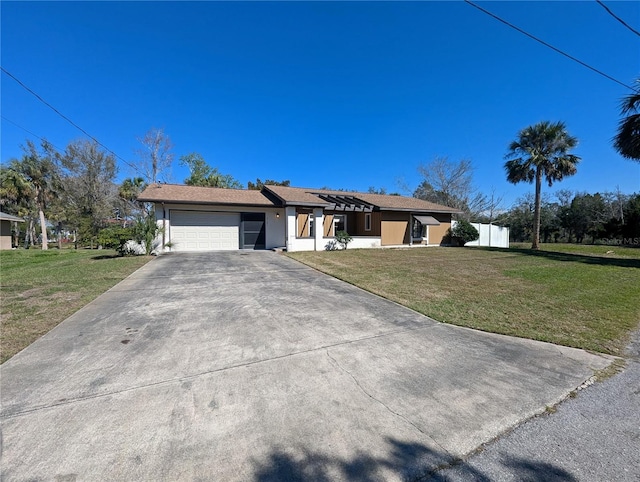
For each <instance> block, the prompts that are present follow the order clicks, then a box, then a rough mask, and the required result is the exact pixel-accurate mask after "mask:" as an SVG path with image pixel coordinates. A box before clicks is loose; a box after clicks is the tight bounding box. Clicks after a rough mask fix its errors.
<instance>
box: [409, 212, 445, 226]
mask: <svg viewBox="0 0 640 482" xmlns="http://www.w3.org/2000/svg"><path fill="white" fill-rule="evenodd" d="M413 219H415V220H417V221H418V222H419V223H420V224H423V225H427V226H440V221H438V220H437V219H436V218H434V217H433V216H424V215H422V214H414V215H413Z"/></svg>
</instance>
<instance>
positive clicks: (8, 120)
mask: <svg viewBox="0 0 640 482" xmlns="http://www.w3.org/2000/svg"><path fill="white" fill-rule="evenodd" d="M0 117H1V118H2V120H5V121H7V122H8V123H9V124H13V125H14V126H16V127H17V128H18V129H22V130H23V131H25V132H26V133H27V134H31V135H32V136H33V137H37V138H38V139H40V140H41V141H46V142H49V141H47V140H46V139H45V138H44V137H40V136H39V135H38V134H34V133H33V132H31V131H30V130H28V129H25V128H24V127H22V126H21V125H18V124H16V123H15V122H13V121H12V120H11V119H8V118H6V117H5V116H3V115H0ZM49 144H51V143H50V142H49ZM51 145H52V146H53V147H55V148H56V149H58V150H59V151H61V150H62V149H60V148H59V147H58V146H56V145H55V144H51Z"/></svg>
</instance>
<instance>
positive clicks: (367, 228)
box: [364, 213, 371, 231]
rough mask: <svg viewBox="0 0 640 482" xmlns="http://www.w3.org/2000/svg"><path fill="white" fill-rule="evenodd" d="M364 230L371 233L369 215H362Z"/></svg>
mask: <svg viewBox="0 0 640 482" xmlns="http://www.w3.org/2000/svg"><path fill="white" fill-rule="evenodd" d="M364 230H365V231H371V213H364Z"/></svg>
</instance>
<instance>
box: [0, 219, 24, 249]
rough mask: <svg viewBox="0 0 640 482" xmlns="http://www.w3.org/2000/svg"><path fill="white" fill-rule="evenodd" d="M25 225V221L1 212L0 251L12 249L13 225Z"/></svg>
mask: <svg viewBox="0 0 640 482" xmlns="http://www.w3.org/2000/svg"><path fill="white" fill-rule="evenodd" d="M15 222H18V223H24V219H22V218H19V217H18V216H13V215H11V214H7V213H3V212H1V211H0V249H11V248H12V247H13V246H12V243H11V223H15Z"/></svg>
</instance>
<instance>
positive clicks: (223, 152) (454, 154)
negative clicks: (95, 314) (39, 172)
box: [0, 0, 640, 205]
mask: <svg viewBox="0 0 640 482" xmlns="http://www.w3.org/2000/svg"><path fill="white" fill-rule="evenodd" d="M605 3H606V4H607V5H608V6H609V7H610V8H611V9H612V10H613V11H614V12H615V13H616V14H617V15H619V16H620V17H622V18H624V19H625V20H626V21H627V22H628V23H630V24H631V25H633V26H634V27H635V28H636V29H640V2H613V1H608V0H605ZM480 5H481V6H483V7H484V8H487V9H489V10H491V11H492V12H494V13H495V14H497V15H499V16H500V17H502V18H504V19H505V20H508V21H510V22H512V23H514V24H516V25H518V26H519V27H521V28H523V29H525V30H527V31H529V32H530V33H532V34H534V35H536V36H538V37H540V38H542V39H543V40H545V41H547V42H549V43H551V44H553V45H554V46H556V47H558V48H560V49H562V50H564V51H566V52H567V53H569V54H571V55H573V56H575V57H578V58H579V59H581V60H582V61H584V62H586V63H588V64H590V65H592V66H593V67H596V68H598V69H600V70H602V71H604V72H606V73H607V74H609V75H611V76H612V77H615V78H616V79H618V80H620V81H622V82H624V83H626V84H632V83H633V81H634V79H636V78H638V77H640V37H638V36H636V35H634V34H633V33H632V32H631V31H629V30H627V29H626V28H625V27H624V26H623V25H621V24H620V23H618V22H617V21H616V20H615V19H614V18H612V17H611V16H609V15H608V14H607V13H606V12H605V10H604V9H603V8H602V7H601V6H599V5H598V4H597V3H596V2H594V1H589V2H480ZM0 8H1V14H2V18H1V22H2V37H1V41H2V45H1V50H2V52H1V53H2V66H3V67H4V68H5V69H6V70H8V71H9V72H11V73H12V74H13V75H15V76H16V77H18V78H19V79H20V80H22V82H24V83H25V84H26V85H27V86H29V87H30V88H32V89H33V90H34V91H36V92H37V93H38V94H40V95H41V96H42V97H43V98H44V99H45V100H47V101H48V102H49V103H51V104H52V105H53V106H55V107H56V108H57V109H59V110H60V111H61V112H62V113H64V114H65V115H66V116H68V117H70V118H71V119H72V120H73V121H74V122H76V123H77V124H79V125H80V126H81V127H82V128H84V129H85V130H86V131H88V132H89V133H91V134H92V135H93V136H95V137H96V138H97V139H99V140H100V142H102V143H103V144H104V145H106V146H107V147H109V148H110V149H111V150H113V151H114V152H116V153H117V154H118V155H119V156H121V157H123V158H124V159H126V160H127V161H129V162H131V163H133V164H135V162H136V155H135V150H136V149H137V148H138V147H139V144H138V143H137V141H136V138H137V137H142V136H143V135H144V133H145V132H146V131H147V130H148V129H149V128H150V127H162V128H164V130H165V132H166V133H167V134H168V135H169V136H170V138H171V140H172V142H173V144H174V150H173V152H174V154H175V156H176V162H174V166H173V169H172V172H171V177H170V180H171V181H173V182H177V183H181V182H182V181H183V180H184V178H185V177H186V176H187V175H188V173H187V171H186V169H185V168H184V167H181V166H179V165H178V162H177V158H178V157H180V156H181V155H184V154H187V153H190V152H194V151H196V152H199V153H201V154H202V155H203V156H204V158H205V159H206V160H207V161H208V162H209V164H211V165H213V166H216V167H218V168H219V169H220V171H221V172H223V173H226V174H231V175H233V176H234V177H235V178H237V179H238V180H240V181H241V182H242V183H244V184H246V182H247V181H249V180H255V178H256V177H260V178H262V179H264V178H271V179H290V180H291V183H292V185H296V186H305V187H322V186H330V187H333V188H349V189H354V190H366V189H367V188H368V187H369V186H375V187H385V188H387V189H388V190H389V191H398V190H399V184H398V183H399V181H400V182H401V183H403V184H405V185H407V186H408V187H409V188H415V187H416V186H417V185H418V183H419V182H420V177H419V174H418V172H417V167H418V165H420V164H421V163H425V162H428V161H429V160H431V159H433V158H434V157H435V156H448V157H449V158H451V159H453V160H458V159H460V158H467V159H471V160H472V161H473V164H474V166H475V174H474V180H475V183H476V184H477V185H478V187H479V188H480V189H481V190H483V191H485V192H489V191H490V190H491V189H492V188H494V189H495V191H496V193H498V194H502V195H504V197H505V203H506V204H507V205H508V204H510V203H511V202H512V201H513V200H515V198H517V197H518V196H521V195H523V194H524V193H526V192H529V191H531V190H532V187H531V186H530V185H527V184H520V185H517V186H513V185H511V184H508V183H507V182H506V180H505V175H504V170H503V164H504V154H505V153H506V150H507V145H508V144H509V142H510V141H511V140H512V139H513V138H514V137H515V136H516V134H517V132H518V131H519V130H520V129H521V128H523V127H526V126H527V125H530V124H533V123H536V122H539V121H541V120H551V121H557V120H562V121H564V122H566V124H567V127H568V130H569V132H570V133H571V134H573V135H575V136H577V137H578V138H579V139H580V144H579V147H578V149H576V151H575V153H576V154H577V155H579V156H581V157H582V162H581V164H580V165H579V169H578V174H577V175H575V176H574V177H572V178H568V179H566V180H565V181H563V182H561V183H558V184H556V185H554V187H553V188H552V189H550V190H549V189H547V192H552V191H554V190H556V189H562V188H565V189H571V190H579V191H589V192H596V191H606V190H614V189H615V188H616V186H619V187H620V189H621V190H622V191H623V192H627V193H631V192H634V191H640V163H637V162H632V161H628V160H624V159H622V158H621V157H620V156H619V155H618V154H617V153H616V152H615V151H614V150H613V148H612V147H611V138H612V137H613V136H614V134H615V130H616V126H617V124H618V121H619V109H618V106H619V102H620V99H621V98H622V97H623V96H624V95H626V94H628V93H629V91H628V90H627V89H625V88H624V87H622V86H620V85H618V84H616V83H614V82H612V81H610V80H607V79H605V78H604V77H601V76H599V75H597V74H595V73H593V72H591V71H589V70H587V69H585V68H584V67H582V66H580V65H578V64H576V63H574V62H572V61H570V60H568V59H566V58H564V57H562V56H560V55H559V54H557V53H555V52H553V51H552V50H550V49H548V48H546V47H544V46H542V45H540V44H538V43H536V42H534V41H533V40H531V39H529V38H527V37H525V36H524V35H522V34H520V33H518V32H516V31H514V30H512V29H510V28H508V27H507V26H505V25H503V24H501V23H499V22H497V21H496V20H494V19H492V18H490V17H488V16H486V15H484V14H483V13H481V12H479V11H478V10H476V9H474V8H473V7H471V6H469V5H467V4H465V3H462V2H407V3H399V2H391V3H386V2H371V3H370V2H350V3H342V2H279V3H278V2H257V3H249V2H231V3H226V2H11V1H2V3H1V4H0ZM1 82H2V83H1V87H2V92H1V102H2V104H1V107H2V116H3V117H4V118H3V119H2V124H1V126H2V131H1V139H2V148H1V158H0V159H1V160H2V162H6V161H7V160H9V159H10V158H11V157H16V156H19V155H20V153H21V151H20V148H19V146H20V144H23V143H24V141H25V139H26V138H31V136H30V135H29V134H27V133H26V132H25V131H24V130H22V129H20V128H18V127H16V126H15V125H14V124H12V123H11V122H13V123H15V124H18V125H19V126H21V127H22V128H25V129H27V130H29V131H31V132H33V133H35V134H37V135H39V136H43V137H46V138H47V139H48V140H49V141H51V142H52V143H53V144H54V145H56V146H58V147H60V148H64V147H65V146H66V145H67V144H68V143H69V142H70V141H71V140H74V139H77V138H80V137H83V135H82V133H81V132H79V131H78V130H76V129H75V128H74V127H72V126H71V125H69V124H68V123H66V121H64V120H63V119H61V118H60V117H58V116H57V115H56V114H54V113H53V112H52V111H51V110H49V109H48V108H47V107H46V106H44V105H43V104H42V103H40V102H39V101H38V100H37V99H36V98H34V97H33V96H32V95H31V94H29V93H28V92H26V91H25V90H24V89H22V88H21V87H20V86H18V85H17V84H16V83H15V82H14V81H13V80H12V79H10V78H9V77H7V76H6V75H5V74H2V76H1ZM5 118H6V119H9V120H10V121H11V122H9V121H7V120H5ZM134 174H135V172H134V171H133V170H132V169H131V168H129V167H127V166H126V165H125V164H124V163H120V171H119V174H118V177H119V179H123V178H125V177H129V176H132V175H134Z"/></svg>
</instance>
